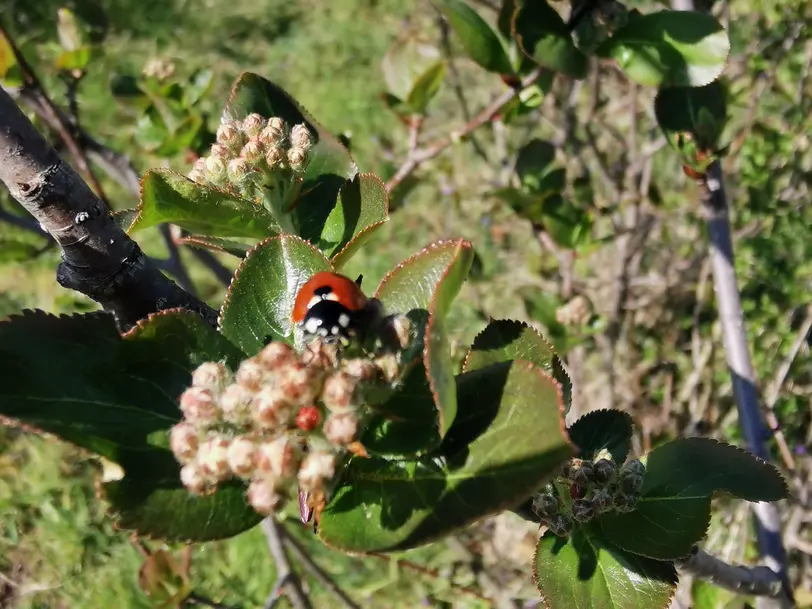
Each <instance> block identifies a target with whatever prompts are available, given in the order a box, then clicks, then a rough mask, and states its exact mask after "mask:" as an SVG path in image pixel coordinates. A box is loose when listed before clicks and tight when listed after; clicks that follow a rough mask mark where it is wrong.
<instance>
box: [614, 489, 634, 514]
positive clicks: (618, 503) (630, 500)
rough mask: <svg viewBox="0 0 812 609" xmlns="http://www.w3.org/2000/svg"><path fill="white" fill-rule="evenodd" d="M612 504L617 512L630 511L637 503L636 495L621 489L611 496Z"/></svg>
mask: <svg viewBox="0 0 812 609" xmlns="http://www.w3.org/2000/svg"><path fill="white" fill-rule="evenodd" d="M612 504H613V505H614V507H615V510H617V511H618V512H632V511H634V506H635V505H636V504H637V496H636V495H632V494H629V493H624V492H622V491H621V492H618V493H615V494H614V495H613V496H612Z"/></svg>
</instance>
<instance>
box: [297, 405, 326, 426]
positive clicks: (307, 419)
mask: <svg viewBox="0 0 812 609" xmlns="http://www.w3.org/2000/svg"><path fill="white" fill-rule="evenodd" d="M320 422H321V412H320V411H319V409H318V408H317V407H316V406H303V407H302V408H300V409H299V414H297V415H296V427H298V428H299V429H301V430H302V431H313V430H314V429H316V427H318V425H319V423H320Z"/></svg>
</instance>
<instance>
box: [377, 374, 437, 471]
mask: <svg viewBox="0 0 812 609" xmlns="http://www.w3.org/2000/svg"><path fill="white" fill-rule="evenodd" d="M441 440H442V438H441V437H440V430H439V428H438V422H437V407H436V406H435V405H434V395H433V394H432V392H431V386H430V385H429V380H428V378H427V376H426V367H425V366H424V365H423V362H421V361H418V362H416V363H415V365H414V366H413V367H412V369H411V370H410V371H409V372H408V373H406V375H405V379H404V380H403V383H402V384H401V386H400V387H399V388H398V390H397V391H396V392H395V394H394V395H393V396H392V398H391V399H390V400H389V401H388V402H386V403H384V404H381V405H380V406H378V407H376V409H375V415H374V416H373V418H372V419H371V420H370V421H369V423H368V424H367V427H366V431H365V432H364V436H363V438H362V439H361V443H362V444H363V445H364V448H365V449H366V450H367V451H368V452H369V453H370V454H371V455H376V456H380V457H386V458H390V459H391V458H397V459H404V458H414V457H419V456H421V455H424V454H425V453H427V452H428V451H430V450H433V449H434V448H437V446H438V445H439V444H440V441H441Z"/></svg>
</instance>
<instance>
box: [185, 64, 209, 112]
mask: <svg viewBox="0 0 812 609" xmlns="http://www.w3.org/2000/svg"><path fill="white" fill-rule="evenodd" d="M213 86H214V70H212V69H210V68H201V69H200V70H195V72H194V73H193V74H192V75H191V76H190V77H189V82H188V83H187V84H186V86H185V87H184V88H183V103H184V105H186V106H187V107H189V108H191V107H192V106H194V105H195V104H196V103H197V102H199V101H200V100H201V99H203V98H204V97H205V96H206V95H208V93H209V91H211V89H212V87H213Z"/></svg>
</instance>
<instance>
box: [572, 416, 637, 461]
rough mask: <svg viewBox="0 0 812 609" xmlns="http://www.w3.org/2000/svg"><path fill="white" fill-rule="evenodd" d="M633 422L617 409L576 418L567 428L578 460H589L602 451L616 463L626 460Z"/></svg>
mask: <svg viewBox="0 0 812 609" xmlns="http://www.w3.org/2000/svg"><path fill="white" fill-rule="evenodd" d="M633 425H634V422H633V421H632V417H631V415H629V413H627V412H621V411H620V410H593V411H592V412H589V413H587V414H585V415H584V416H582V417H580V418H579V419H578V420H577V421H575V423H573V424H572V425H571V426H570V428H569V429H568V431H569V434H570V439H571V440H572V443H573V444H575V445H576V446H577V447H578V448H579V450H580V453H579V455H578V456H579V457H580V458H582V459H589V460H592V459H594V458H595V456H596V455H597V454H598V453H599V452H600V451H602V450H603V449H606V450H608V451H609V452H610V453H611V454H612V459H613V460H614V461H615V463H617V464H621V463H623V462H624V461H626V456H627V455H628V454H629V450H630V448H631V443H632V432H633V431H634V427H633Z"/></svg>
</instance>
